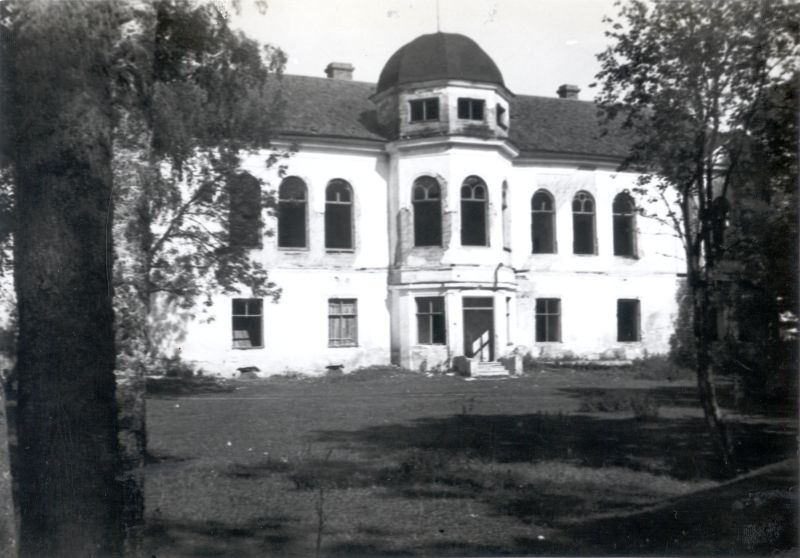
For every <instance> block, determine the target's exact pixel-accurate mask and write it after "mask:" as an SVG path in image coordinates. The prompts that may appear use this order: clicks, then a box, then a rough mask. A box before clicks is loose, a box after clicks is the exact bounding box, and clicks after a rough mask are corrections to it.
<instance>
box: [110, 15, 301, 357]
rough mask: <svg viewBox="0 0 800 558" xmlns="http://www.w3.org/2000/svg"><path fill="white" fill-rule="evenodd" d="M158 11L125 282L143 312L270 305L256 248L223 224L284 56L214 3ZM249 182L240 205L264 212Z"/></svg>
mask: <svg viewBox="0 0 800 558" xmlns="http://www.w3.org/2000/svg"><path fill="white" fill-rule="evenodd" d="M155 7H156V11H157V23H156V28H155V50H154V57H153V64H154V65H153V87H152V97H151V98H150V99H149V100H150V111H151V113H150V118H151V122H152V151H151V161H150V163H151V165H150V166H151V169H150V173H149V174H148V175H147V178H146V180H143V182H142V186H143V190H142V195H141V196H140V198H139V204H138V206H137V208H136V211H135V212H132V214H135V215H134V220H133V221H132V222H131V227H132V230H134V231H135V235H136V236H138V238H139V239H140V243H141V244H140V247H141V251H142V254H143V259H142V266H141V270H140V273H137V275H138V277H127V278H123V281H128V280H133V284H134V285H135V288H136V292H137V294H138V296H139V299H140V301H141V302H142V303H143V304H144V305H145V306H146V307H147V308H148V313H150V314H152V313H153V312H154V308H153V305H154V304H157V303H161V304H177V305H179V306H180V307H181V308H183V309H187V310H188V309H192V308H194V307H196V304H197V301H198V299H201V298H203V297H205V298H206V300H207V301H208V302H209V303H210V297H211V294H212V293H213V292H215V291H216V292H223V293H226V294H230V293H237V292H239V291H240V290H241V289H248V290H249V291H250V292H251V293H252V295H253V296H259V297H261V296H273V297H277V296H278V293H279V291H278V289H277V288H276V285H274V284H273V283H271V282H270V281H269V279H268V275H267V272H266V270H265V269H264V268H263V267H262V266H261V264H260V263H258V262H257V261H254V260H253V259H252V258H251V257H250V253H249V252H250V250H249V249H250V248H253V247H254V246H253V245H252V244H248V243H244V244H242V243H237V242H236V240H237V239H236V236H237V235H236V232H237V231H236V230H235V229H234V230H232V229H231V227H230V219H229V217H232V216H233V215H231V210H232V209H233V213H234V214H235V213H236V209H239V208H237V207H235V206H236V202H237V201H238V200H239V199H241V198H242V197H243V196H242V195H241V194H242V193H244V194H247V193H248V192H247V186H248V181H247V180H243V177H242V176H241V173H240V171H239V170H238V167H239V164H240V155H241V153H243V152H244V151H248V150H255V149H258V148H263V147H267V146H268V145H269V140H270V137H271V134H272V131H273V129H274V125H275V123H276V122H277V121H278V120H279V117H280V113H281V110H282V107H283V103H282V102H281V99H280V97H279V96H275V95H272V94H271V92H273V91H274V90H275V89H274V88H270V87H269V86H270V83H269V79H270V74H278V75H279V74H280V73H281V71H282V69H283V66H284V64H285V60H286V57H285V55H284V54H283V52H282V51H280V50H277V49H272V48H269V47H261V46H260V45H259V44H258V43H257V42H255V41H253V40H250V39H248V38H246V37H244V36H243V35H242V34H241V33H238V32H235V31H233V30H232V29H231V28H230V27H229V25H228V19H227V18H226V17H225V15H226V14H223V13H220V12H219V11H218V10H217V8H216V7H215V5H214V4H200V5H197V4H195V3H193V2H189V0H157V1H156V2H155ZM285 156H288V153H285V154H278V155H274V156H272V157H270V158H269V159H268V160H267V161H265V164H267V165H272V164H276V163H277V162H279V161H280V160H281V158H282V157H285ZM251 181H255V182H256V184H258V185H259V188H258V190H257V192H256V199H255V200H253V199H249V200H246V201H247V202H249V203H251V204H253V203H254V204H256V205H257V206H269V205H271V203H272V200H271V193H270V192H269V191H265V192H264V194H263V196H262V195H261V194H260V192H261V190H262V188H261V187H260V186H262V185H261V183H260V181H258V180H256V179H254V178H251ZM251 183H252V182H251ZM259 213H260V212H259ZM254 218H255V219H257V220H258V219H260V215H259V214H258V213H257V214H255V215H254ZM153 319H154V318H153V317H152V316H151V319H150V322H149V323H150V324H152V321H153ZM145 339H147V351H148V353H149V355H150V356H153V354H154V353H155V352H156V351H157V343H156V342H155V341H154V340H153V339H151V338H150V336H149V335H147V332H145Z"/></svg>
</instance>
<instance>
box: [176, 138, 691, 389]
mask: <svg viewBox="0 0 800 558" xmlns="http://www.w3.org/2000/svg"><path fill="white" fill-rule="evenodd" d="M389 153H390V154H387V153H384V152H380V151H378V150H372V151H369V150H362V151H358V150H356V149H350V150H348V149H344V148H343V149H338V148H335V149H334V148H324V147H318V148H311V147H305V148H301V149H300V151H299V152H298V153H297V154H296V155H295V156H294V157H292V158H291V159H289V160H288V175H294V176H299V177H301V178H302V179H303V180H304V181H305V182H306V184H307V186H308V213H307V225H308V239H309V245H308V247H307V248H304V249H292V250H286V249H279V248H278V247H277V240H276V236H275V235H274V234H271V233H272V232H274V231H275V228H276V220H275V217H274V216H272V215H269V214H268V212H266V211H265V214H264V224H265V229H264V233H265V236H264V242H263V249H261V250H258V251H254V253H253V256H254V257H256V258H259V259H260V260H261V261H262V262H263V264H264V265H265V266H266V267H267V269H269V270H270V274H271V279H272V280H273V281H275V282H276V283H277V284H278V285H279V286H280V287H281V289H282V290H283V294H282V296H281V299H280V301H279V302H277V303H275V304H272V303H270V302H268V301H265V303H264V320H263V323H264V347H263V348H259V349H247V350H242V349H233V348H232V340H231V301H230V298H226V297H216V298H214V300H213V301H214V304H213V306H212V307H211V308H210V310H209V312H208V314H207V315H206V316H207V317H211V318H213V319H212V320H211V321H210V322H208V321H206V320H204V319H202V317H201V318H200V319H195V320H189V321H188V322H187V326H186V328H185V331H184V333H185V334H184V335H180V336H174V339H175V340H174V342H173V343H172V346H173V347H174V348H180V351H181V354H182V355H183V357H184V358H186V359H188V360H192V361H195V362H197V363H198V364H199V365H200V366H202V367H204V368H205V369H206V370H208V371H209V372H213V373H220V374H224V375H228V376H230V375H235V374H236V369H237V368H239V367H244V366H257V367H258V368H259V369H260V370H261V371H262V373H263V374H273V373H281V372H286V371H301V372H307V373H321V372H324V370H325V367H326V366H329V365H343V366H344V367H345V370H352V369H354V368H357V367H361V366H368V365H372V364H388V363H389V362H393V363H396V364H400V365H402V366H405V367H408V368H412V369H415V370H423V371H424V370H435V369H447V368H449V366H450V365H451V362H452V358H453V357H455V356H459V355H461V354H463V353H464V347H463V342H464V340H463V324H462V321H463V305H462V302H463V297H465V296H483V297H492V298H493V299H494V330H495V339H494V350H495V358H501V357H503V356H506V355H509V354H512V353H514V354H523V355H524V354H530V355H531V356H533V357H536V358H561V357H566V358H588V359H597V358H604V359H612V358H613V359H617V358H636V357H641V356H645V355H646V354H654V353H664V352H666V351H668V349H669V337H670V335H671V333H672V327H673V320H674V317H675V314H676V313H677V305H676V302H675V291H676V288H677V274H678V273H680V272H682V271H683V260H682V251H681V247H680V244H679V243H678V241H677V239H676V238H675V237H674V236H673V234H672V232H671V230H670V228H669V227H668V226H666V225H664V224H663V223H662V222H659V221H658V220H657V219H651V218H645V217H641V216H639V217H637V220H636V228H637V239H638V244H637V257H636V258H625V257H619V256H614V255H613V220H612V212H611V206H612V201H613V199H614V196H615V195H616V194H617V193H619V192H622V191H629V190H631V189H632V188H633V187H634V185H635V176H634V175H630V174H616V173H613V172H611V171H607V170H593V169H581V168H576V167H575V166H572V167H567V166H562V167H558V166H549V165H545V164H543V163H541V162H539V163H531V162H525V161H515V162H512V161H511V160H510V159H509V157H508V154H507V153H503V152H502V151H501V150H499V149H498V148H497V146H496V145H495V146H492V145H489V144H488V143H486V144H483V143H481V141H480V140H476V141H475V144H474V145H472V146H455V147H454V146H452V145H448V144H444V143H440V144H439V145H438V146H437V145H436V144H435V142H434V143H433V144H431V145H430V146H428V147H415V148H413V149H407V150H404V149H389ZM265 158H266V153H262V154H260V155H258V156H253V157H251V158H249V159H247V160H246V161H245V162H244V165H243V166H244V168H245V169H246V170H249V171H250V172H251V173H253V174H256V175H258V176H260V177H262V178H264V179H265V180H266V181H267V182H268V184H269V186H268V187H271V188H277V186H278V184H279V183H280V178H279V177H278V176H277V173H276V171H275V169H272V170H266V169H265V168H263V161H264V159H265ZM473 174H474V175H477V176H480V177H481V178H482V179H483V180H484V181H485V183H486V185H487V187H488V191H489V193H488V208H487V230H488V238H489V241H488V246H485V247H474V246H466V247H464V246H461V245H460V232H461V226H462V225H461V218H460V187H461V184H462V182H463V180H464V178H466V177H467V176H469V175H473ZM422 175H430V176H433V177H435V178H437V180H439V182H440V184H441V186H442V206H443V223H442V233H443V235H442V236H443V246H442V247H424V248H416V247H414V245H413V244H414V237H413V207H412V202H411V192H412V184H413V182H414V180H415V179H416V178H418V177H419V176H422ZM334 178H340V179H344V180H346V181H347V182H348V183H350V185H351V186H352V187H353V191H354V194H355V196H354V198H355V202H354V208H353V211H354V224H355V235H354V239H355V248H354V250H353V251H352V252H340V253H330V252H326V250H325V247H324V210H325V197H324V194H325V187H326V185H327V183H328V181H330V180H331V179H334ZM504 182H505V183H506V184H507V209H506V211H505V212H503V210H502V188H503V184H504ZM540 188H544V189H546V190H548V191H549V192H550V193H551V194H552V196H553V197H554V199H555V206H556V238H557V253H555V254H532V253H531V251H532V250H531V247H532V242H531V211H530V210H531V198H532V196H533V194H534V192H536V191H537V190H538V189H540ZM579 190H584V191H587V192H589V193H590V194H592V196H593V197H594V198H595V203H596V213H595V218H596V221H595V225H596V243H597V254H595V255H574V254H572V209H571V202H572V198H573V196H574V195H575V193H576V192H578V191H579ZM637 201H638V200H637ZM640 203H644V202H640ZM650 209H651V210H654V209H658V210H660V211H661V213H662V216H663V213H664V210H663V208H660V206H650ZM504 213H505V217H504ZM247 296H248V295H247V293H243V294H242V297H247ZM419 296H442V297H444V298H445V313H446V322H447V342H446V344H443V345H420V344H418V343H417V341H418V332H417V323H416V304H415V300H414V299H415V298H416V297H419ZM540 297H542V298H559V299H561V333H562V338H561V342H558V343H555V342H553V343H537V342H535V334H536V332H535V301H536V298H540ZM329 298H355V299H357V301H358V346H357V347H347V348H335V347H329V346H328V316H327V301H328V299H329ZM618 298H632V299H638V300H639V301H640V309H641V320H640V321H641V333H642V337H641V340H640V341H637V342H630V343H620V342H617V340H616V339H617V337H616V336H617V321H616V301H617V299H618ZM165 338H166V336H165Z"/></svg>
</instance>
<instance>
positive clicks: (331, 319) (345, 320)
mask: <svg viewBox="0 0 800 558" xmlns="http://www.w3.org/2000/svg"><path fill="white" fill-rule="evenodd" d="M357 345H358V310H357V306H356V299H354V298H330V299H328V346H329V347H355V346H357Z"/></svg>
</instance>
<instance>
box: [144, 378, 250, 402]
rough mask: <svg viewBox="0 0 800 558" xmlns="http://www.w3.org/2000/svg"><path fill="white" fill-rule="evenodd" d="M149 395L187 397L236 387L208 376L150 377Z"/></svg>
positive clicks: (221, 391) (148, 382)
mask: <svg viewBox="0 0 800 558" xmlns="http://www.w3.org/2000/svg"><path fill="white" fill-rule="evenodd" d="M146 389H147V396H148V397H162V398H169V397H185V396H188V395H198V394H202V393H227V392H231V391H234V389H235V388H234V387H233V386H232V385H229V384H228V383H226V382H225V381H223V380H219V379H217V378H212V377H207V376H193V377H191V378H175V377H149V378H147V383H146Z"/></svg>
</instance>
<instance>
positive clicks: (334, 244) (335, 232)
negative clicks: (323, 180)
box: [325, 178, 353, 250]
mask: <svg viewBox="0 0 800 558" xmlns="http://www.w3.org/2000/svg"><path fill="white" fill-rule="evenodd" d="M325 248H327V249H328V250H352V249H353V189H352V188H351V187H350V184H348V183H347V182H346V181H344V180H341V179H339V178H335V179H333V180H331V181H330V182H328V187H327V188H326V189H325Z"/></svg>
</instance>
